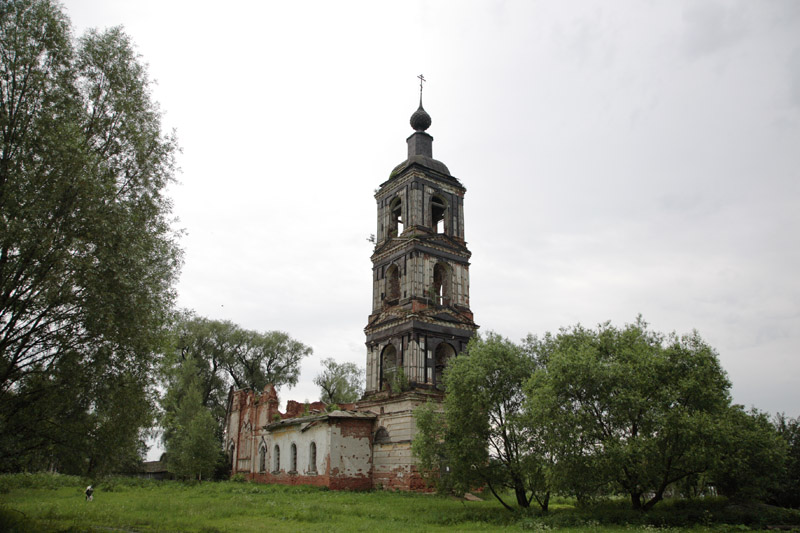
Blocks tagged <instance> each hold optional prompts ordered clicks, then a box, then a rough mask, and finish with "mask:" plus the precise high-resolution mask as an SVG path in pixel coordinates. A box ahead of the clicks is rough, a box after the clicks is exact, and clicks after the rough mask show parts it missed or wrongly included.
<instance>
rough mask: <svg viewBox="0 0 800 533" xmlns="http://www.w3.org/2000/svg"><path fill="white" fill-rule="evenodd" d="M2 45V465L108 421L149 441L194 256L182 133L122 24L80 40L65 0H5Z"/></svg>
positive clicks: (58, 450) (77, 444) (43, 452)
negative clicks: (146, 434)
mask: <svg viewBox="0 0 800 533" xmlns="http://www.w3.org/2000/svg"><path fill="white" fill-rule="evenodd" d="M0 58H2V60H0V142H2V145H0V434H2V435H4V437H3V438H2V439H0V464H3V465H4V468H19V467H23V466H25V465H24V464H20V460H24V458H26V457H30V458H34V457H43V456H47V457H52V458H53V461H54V462H55V463H56V466H58V463H61V464H64V463H66V462H70V461H66V460H65V459H64V460H62V459H63V457H65V456H68V455H70V454H73V455H76V456H80V455H81V454H83V453H85V451H86V450H90V449H99V448H100V447H99V446H98V445H99V443H100V442H101V440H102V439H101V437H100V435H107V436H108V435H109V434H110V433H113V432H110V433H109V432H105V431H100V430H98V429H97V428H98V427H99V426H98V424H101V422H102V424H101V425H103V426H106V425H107V426H108V427H113V425H114V424H115V423H119V424H120V425H123V424H124V423H133V424H134V429H133V430H132V431H130V432H128V433H126V435H128V437H126V443H124V444H125V447H126V448H127V449H131V446H133V448H135V447H136V443H137V442H141V434H140V432H139V429H140V426H139V424H143V423H145V421H146V420H148V419H149V413H148V409H149V406H150V404H151V402H150V394H149V393H148V392H147V390H146V385H147V383H148V381H149V380H148V379H147V375H148V373H149V372H150V371H151V370H152V367H153V361H154V354H155V353H158V352H159V351H160V345H161V342H162V340H163V337H162V334H163V325H164V323H165V321H166V318H167V316H168V313H169V312H170V309H171V306H172V302H173V297H174V292H173V283H174V281H175V277H176V275H177V272H178V268H179V263H180V251H179V249H178V247H177V244H176V235H175V233H174V232H173V231H172V230H171V228H170V221H169V218H170V210H171V206H170V202H169V200H168V199H167V198H166V197H165V196H164V189H165V187H166V185H167V184H168V183H169V182H170V181H172V179H173V172H174V153H175V150H176V143H175V140H174V137H172V136H169V135H164V134H163V133H162V131H161V125H160V114H159V110H158V107H157V105H156V104H155V103H154V102H152V100H151V99H150V90H149V87H150V82H149V80H148V77H147V73H146V71H145V68H144V66H143V65H142V64H141V63H140V61H139V59H138V57H137V55H136V54H135V52H134V51H133V47H132V45H131V43H130V41H129V39H128V37H127V36H126V35H125V34H124V33H123V32H122V31H121V30H120V29H119V28H112V29H110V30H108V31H104V32H95V31H90V32H89V33H87V34H86V35H85V36H83V37H82V38H81V39H79V40H78V41H77V42H74V41H73V40H72V38H71V34H70V27H69V22H68V20H67V18H66V16H65V15H64V14H63V13H62V12H61V10H60V8H59V6H58V4H56V3H55V2H53V1H51V0H10V1H6V2H2V3H0ZM78 376H79V377H80V379H77V380H76V379H74V378H75V377H78ZM111 383H119V384H124V385H123V386H122V390H126V391H128V392H130V398H131V399H132V400H133V399H135V401H131V402H130V403H129V404H128V405H126V406H122V405H119V404H118V403H117V402H116V396H115V395H116V394H118V393H119V390H114V389H111V388H109V387H108V386H107V385H108V384H111ZM65 384H66V385H67V386H66V387H65V386H64V385H65ZM54 406H56V409H55V410H54V411H53V410H52V408H53V407H54ZM111 409H115V411H114V412H111ZM133 409H139V410H140V411H139V415H140V416H136V417H134V418H130V415H131V411H132V410H133ZM48 413H53V414H70V415H74V416H69V417H68V418H61V419H60V420H59V421H58V427H61V428H65V426H70V425H71V424H74V427H72V428H68V427H67V428H65V430H64V431H63V432H62V431H54V427H53V426H50V425H49V424H48V423H47V422H44V423H42V422H43V421H46V420H48V418H49V417H48V416H47V415H48ZM31 415H36V416H31ZM86 424H88V425H86ZM92 428H94V429H92ZM70 435H88V437H86V438H88V439H89V441H88V442H87V441H86V438H82V439H76V440H72V439H71V438H70V437H69V436H70ZM117 436H120V435H119V434H118V435H117ZM92 443H94V445H93V444H92ZM118 444H119V445H122V444H123V443H118ZM59 458H62V459H59ZM72 463H73V464H89V465H91V464H102V463H104V461H91V460H87V461H72Z"/></svg>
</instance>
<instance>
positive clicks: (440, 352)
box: [433, 342, 456, 390]
mask: <svg viewBox="0 0 800 533" xmlns="http://www.w3.org/2000/svg"><path fill="white" fill-rule="evenodd" d="M455 355H456V350H455V348H453V346H451V345H450V343H447V342H442V343H439V346H437V347H436V351H435V352H434V372H433V384H434V386H435V387H436V388H437V389H439V390H444V379H443V378H444V369H445V367H446V366H447V361H449V360H450V358H451V357H455Z"/></svg>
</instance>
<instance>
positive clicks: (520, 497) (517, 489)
mask: <svg viewBox="0 0 800 533" xmlns="http://www.w3.org/2000/svg"><path fill="white" fill-rule="evenodd" d="M526 492H527V491H526V490H525V486H524V485H523V484H522V483H521V482H519V481H516V482H515V483H514V494H515V495H516V496H517V505H519V506H520V507H522V508H527V507H529V506H530V500H528V496H527V495H526Z"/></svg>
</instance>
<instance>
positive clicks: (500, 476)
mask: <svg viewBox="0 0 800 533" xmlns="http://www.w3.org/2000/svg"><path fill="white" fill-rule="evenodd" d="M536 364H537V362H536V361H535V360H534V359H533V358H531V357H530V355H529V354H528V353H526V352H525V351H524V350H523V349H522V348H520V347H519V346H517V345H515V344H514V343H512V342H510V341H508V340H507V339H504V338H503V337H500V336H499V335H496V334H493V333H489V334H488V335H487V336H486V338H485V339H481V338H479V337H475V338H473V339H472V340H471V341H470V343H469V345H468V346H467V351H466V354H465V355H463V356H461V357H457V358H454V359H452V360H451V361H450V363H449V365H448V367H447V369H446V371H445V378H444V380H445V387H446V391H447V395H446V396H445V400H444V421H443V422H444V449H443V450H441V451H440V450H435V449H433V450H431V453H435V454H438V455H439V456H444V461H445V464H444V465H443V467H444V468H449V470H450V472H449V475H450V476H451V478H452V481H451V483H452V486H453V487H454V488H455V489H456V490H458V491H460V492H464V491H468V490H470V489H471V488H473V487H474V486H476V485H484V484H485V485H487V486H488V487H489V489H490V490H491V492H492V494H493V495H494V496H495V497H496V498H497V499H498V500H499V501H500V502H501V503H502V504H503V505H504V506H505V507H506V508H508V509H511V508H512V507H511V505H509V503H508V502H506V501H505V497H504V495H503V493H504V492H505V491H506V489H508V490H511V491H512V492H513V494H514V499H515V501H516V505H517V506H519V507H529V506H530V503H531V501H532V500H533V499H536V501H537V502H538V503H539V505H540V506H541V507H542V509H545V510H546V509H547V506H548V501H549V492H550V491H549V488H548V485H547V477H546V470H547V461H546V458H545V457H544V456H543V455H542V453H541V449H540V447H539V441H537V439H536V438H535V437H536V435H535V432H533V431H531V428H529V427H527V426H526V425H525V424H524V420H523V419H522V414H523V413H522V407H523V403H524V400H525V396H524V393H523V386H524V384H525V383H526V381H527V379H528V378H529V377H530V376H531V374H532V373H533V371H534V369H535V368H536ZM423 420H424V419H423ZM430 425H431V426H432V427H435V425H434V424H430ZM423 429H424V424H423ZM434 439H435V436H433V438H431V436H429V438H428V440H430V441H433V440H434ZM418 450H419V448H418ZM429 457H430V456H429ZM426 461H427V462H428V463H430V462H431V459H430V458H429V459H426ZM430 466H433V465H429V467H430Z"/></svg>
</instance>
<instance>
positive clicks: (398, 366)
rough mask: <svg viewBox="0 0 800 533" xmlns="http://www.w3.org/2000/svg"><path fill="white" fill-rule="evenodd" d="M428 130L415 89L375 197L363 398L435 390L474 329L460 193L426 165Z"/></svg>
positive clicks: (430, 162) (446, 175)
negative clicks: (401, 153) (396, 155)
mask: <svg viewBox="0 0 800 533" xmlns="http://www.w3.org/2000/svg"><path fill="white" fill-rule="evenodd" d="M421 79H422V78H421ZM430 125H431V117H430V115H429V114H428V113H427V112H426V111H425V109H424V108H423V107H422V84H420V102H419V108H418V109H417V110H416V111H415V112H414V114H413V115H411V127H412V128H413V129H414V133H412V134H411V135H410V136H409V137H408V139H406V142H407V144H408V158H407V159H406V160H405V161H403V162H402V163H400V164H399V165H397V166H396V167H395V168H394V170H392V172H391V174H390V175H389V179H387V180H386V181H385V182H383V183H382V184H381V186H380V188H379V189H378V191H377V192H376V193H375V200H376V201H377V206H378V220H377V222H378V226H377V233H376V235H377V237H376V242H375V249H374V252H373V254H372V314H370V316H369V320H368V323H367V327H366V328H365V329H364V332H365V333H366V337H367V338H366V344H367V383H366V391H365V395H364V399H365V400H366V399H368V398H370V397H373V398H375V397H376V396H384V395H385V394H389V395H394V394H397V393H400V392H404V391H417V392H423V391H430V392H435V391H437V390H442V371H443V370H444V367H445V364H446V363H447V360H448V359H449V358H450V357H454V356H456V355H457V354H458V353H460V352H461V351H462V350H463V349H464V348H465V346H466V344H467V342H468V341H469V339H470V337H472V335H473V334H474V333H475V331H476V330H477V329H478V326H477V325H476V324H475V322H473V316H472V311H471V310H470V307H469V259H470V255H471V254H470V251H469V250H468V249H467V246H466V241H465V240H464V193H465V192H466V189H465V188H464V186H463V185H462V184H461V182H460V181H459V180H458V179H456V178H455V177H454V176H452V175H451V174H450V171H449V170H448V168H447V167H446V166H445V165H444V163H442V162H440V161H437V160H435V159H433V137H431V135H429V134H428V133H427V132H426V130H427V129H428V128H429V127H430Z"/></svg>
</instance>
